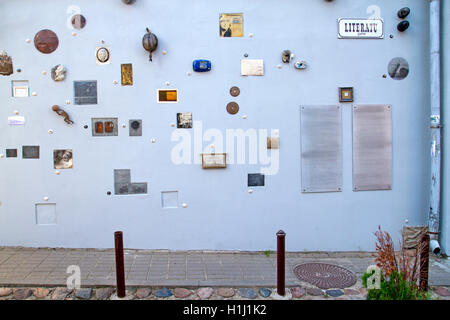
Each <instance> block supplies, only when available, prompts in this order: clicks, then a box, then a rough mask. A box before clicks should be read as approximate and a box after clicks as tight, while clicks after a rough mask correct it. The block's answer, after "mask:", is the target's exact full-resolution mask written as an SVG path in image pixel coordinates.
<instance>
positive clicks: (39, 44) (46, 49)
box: [34, 29, 59, 53]
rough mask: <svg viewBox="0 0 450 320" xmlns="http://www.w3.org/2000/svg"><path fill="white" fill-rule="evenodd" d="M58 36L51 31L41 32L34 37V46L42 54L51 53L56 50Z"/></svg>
mask: <svg viewBox="0 0 450 320" xmlns="http://www.w3.org/2000/svg"><path fill="white" fill-rule="evenodd" d="M58 44H59V41H58V36H57V35H56V33H54V32H53V31H51V30H47V29H45V30H41V31H39V32H38V33H36V35H35V36H34V46H35V47H36V49H38V51H39V52H42V53H52V52H53V51H55V50H56V48H58Z"/></svg>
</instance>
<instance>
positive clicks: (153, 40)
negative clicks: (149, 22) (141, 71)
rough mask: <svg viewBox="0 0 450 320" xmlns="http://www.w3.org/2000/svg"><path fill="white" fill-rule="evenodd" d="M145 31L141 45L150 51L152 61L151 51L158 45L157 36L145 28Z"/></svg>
mask: <svg viewBox="0 0 450 320" xmlns="http://www.w3.org/2000/svg"><path fill="white" fill-rule="evenodd" d="M146 30H147V33H146V34H144V37H143V38H142V46H143V47H144V49H145V50H147V51H148V52H149V53H150V61H152V52H153V51H155V50H156V48H157V47H158V38H157V37H156V36H155V35H154V34H153V33H151V32H150V30H149V29H148V28H146Z"/></svg>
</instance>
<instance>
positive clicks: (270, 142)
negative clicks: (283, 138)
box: [267, 137, 280, 149]
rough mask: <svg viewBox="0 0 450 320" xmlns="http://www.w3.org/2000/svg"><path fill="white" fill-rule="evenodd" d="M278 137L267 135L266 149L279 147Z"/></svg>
mask: <svg viewBox="0 0 450 320" xmlns="http://www.w3.org/2000/svg"><path fill="white" fill-rule="evenodd" d="M279 148H280V137H267V149H279Z"/></svg>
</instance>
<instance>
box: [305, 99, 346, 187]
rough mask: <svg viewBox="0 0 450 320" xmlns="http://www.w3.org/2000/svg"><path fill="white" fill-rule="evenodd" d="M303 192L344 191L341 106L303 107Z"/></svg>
mask: <svg viewBox="0 0 450 320" xmlns="http://www.w3.org/2000/svg"><path fill="white" fill-rule="evenodd" d="M300 110H301V112H300V122H301V138H300V139H301V171H302V192H305V193H307V192H340V191H342V116H341V107H340V106H301V107H300Z"/></svg>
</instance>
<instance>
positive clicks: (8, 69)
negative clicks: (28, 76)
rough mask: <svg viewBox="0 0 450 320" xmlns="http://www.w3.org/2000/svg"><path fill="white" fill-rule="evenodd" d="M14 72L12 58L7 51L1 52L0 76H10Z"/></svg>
mask: <svg viewBox="0 0 450 320" xmlns="http://www.w3.org/2000/svg"><path fill="white" fill-rule="evenodd" d="M13 72H14V71H13V64H12V58H11V57H10V56H8V54H7V53H6V52H5V51H2V52H0V74H1V75H4V76H9V75H10V74H12V73H13Z"/></svg>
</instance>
